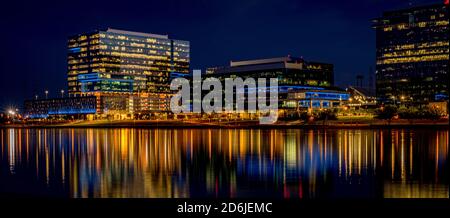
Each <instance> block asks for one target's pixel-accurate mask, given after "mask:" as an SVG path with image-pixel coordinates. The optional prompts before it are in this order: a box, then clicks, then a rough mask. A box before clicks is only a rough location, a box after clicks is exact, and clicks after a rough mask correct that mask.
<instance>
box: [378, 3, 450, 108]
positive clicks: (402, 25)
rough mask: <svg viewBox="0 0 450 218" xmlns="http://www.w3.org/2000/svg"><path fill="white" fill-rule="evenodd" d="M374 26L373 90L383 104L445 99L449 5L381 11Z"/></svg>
mask: <svg viewBox="0 0 450 218" xmlns="http://www.w3.org/2000/svg"><path fill="white" fill-rule="evenodd" d="M374 28H375V29H376V61H377V62H376V93H377V98H378V100H379V101H381V102H383V103H390V104H392V103H393V104H398V103H411V104H424V103H427V102H432V101H439V100H446V99H448V88H449V87H448V83H449V77H448V73H449V11H448V4H437V5H430V6H422V7H414V8H409V9H404V10H397V11H388V12H384V13H383V16H382V17H380V18H378V19H375V20H374Z"/></svg>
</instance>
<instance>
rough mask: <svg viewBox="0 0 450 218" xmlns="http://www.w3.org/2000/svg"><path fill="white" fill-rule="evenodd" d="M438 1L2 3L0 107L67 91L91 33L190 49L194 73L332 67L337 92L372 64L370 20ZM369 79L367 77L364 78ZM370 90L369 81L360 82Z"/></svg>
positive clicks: (3, 108) (183, 0) (187, 0)
mask: <svg viewBox="0 0 450 218" xmlns="http://www.w3.org/2000/svg"><path fill="white" fill-rule="evenodd" d="M440 2H442V1H440V0H437V1H434V0H410V1H407V0H352V1H350V0H341V1H339V0H333V1H331V0H286V1H282V0H267V1H265V0H259V1H258V0H198V1H190V0H179V1H175V0H164V1H152V0H147V1H132V0H123V1H93V0H91V1H62V0H60V1H54V2H51V1H8V2H2V6H1V8H0V28H1V34H0V39H1V41H0V42H1V52H0V55H1V57H0V63H1V64H0V72H1V75H2V77H1V79H0V83H1V84H0V93H1V94H0V109H1V110H2V111H4V110H5V109H7V108H8V107H10V106H16V107H21V106H22V104H23V100H24V99H31V98H33V96H34V95H35V94H39V95H40V96H41V97H42V96H44V90H45V89H48V90H49V91H50V96H52V95H53V96H54V95H56V94H59V90H61V89H66V83H67V82H66V40H67V37H68V36H70V35H73V34H77V33H83V32H87V31H91V30H94V29H98V28H106V27H111V28H116V29H124V30H130V31H138V32H148V33H156V34H168V35H169V37H170V38H173V39H181V40H188V41H190V42H191V69H202V70H203V69H204V68H205V67H208V66H218V65H227V64H228V63H229V61H230V60H242V59H253V58H269V57H277V56H286V55H288V54H290V55H292V56H298V57H303V58H304V59H305V60H310V61H321V62H327V63H332V64H334V66H335V80H336V85H340V86H344V85H347V84H354V83H355V76H356V74H364V75H368V71H369V68H370V67H372V68H374V66H375V32H374V30H373V29H372V28H371V19H373V18H376V17H379V16H381V13H382V12H383V11H384V10H393V9H400V8H405V7H408V6H409V5H413V6H414V5H423V4H428V3H440ZM367 78H368V77H367V76H366V79H367ZM366 82H367V80H366Z"/></svg>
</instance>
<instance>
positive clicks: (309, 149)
mask: <svg viewBox="0 0 450 218" xmlns="http://www.w3.org/2000/svg"><path fill="white" fill-rule="evenodd" d="M0 142H1V156H0V163H1V165H0V166H1V168H0V170H1V171H0V191H1V192H2V193H7V194H19V195H39V196H41V195H56V196H67V197H162V198H166V197H168V198H172V197H277V198H341V197H363V198H383V197H386V198H389V197H420V198H424V197H434V198H436V197H445V198H447V197H448V194H449V190H448V185H447V184H448V175H447V174H446V172H447V171H448V162H447V154H448V130H442V131H438V130H299V129H288V130H279V129H276V130H244V129H236V130H233V129H126V128H124V129H1V130H0Z"/></svg>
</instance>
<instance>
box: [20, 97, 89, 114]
mask: <svg viewBox="0 0 450 218" xmlns="http://www.w3.org/2000/svg"><path fill="white" fill-rule="evenodd" d="M24 106H25V113H26V115H27V116H28V118H31V119H38V118H47V117H49V116H64V115H71V116H78V115H88V114H95V113H96V112H97V98H96V97H95V96H78V97H71V98H52V99H36V100H28V101H25V105H24Z"/></svg>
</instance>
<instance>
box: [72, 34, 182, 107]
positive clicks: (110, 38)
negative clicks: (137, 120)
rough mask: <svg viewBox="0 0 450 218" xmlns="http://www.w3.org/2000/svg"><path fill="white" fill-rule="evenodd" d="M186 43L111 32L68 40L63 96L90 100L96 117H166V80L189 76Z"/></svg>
mask: <svg viewBox="0 0 450 218" xmlns="http://www.w3.org/2000/svg"><path fill="white" fill-rule="evenodd" d="M189 50H190V47H189V42H188V41H182V40H174V39H169V37H168V36H167V35H157V34H149V33H139V32H131V31H124V30H116V29H110V28H109V29H106V30H96V31H93V32H90V33H84V34H78V35H75V36H72V37H70V38H69V40H68V55H67V67H68V69H67V70H68V71H67V81H68V89H69V90H68V91H69V96H78V95H94V96H96V97H97V98H98V99H99V100H98V105H97V112H98V113H118V112H120V113H125V112H126V113H134V112H136V111H139V112H141V111H142V112H151V111H167V110H168V109H169V105H168V102H169V98H170V96H171V92H170V89H169V85H170V80H171V78H173V77H179V76H183V75H188V74H189V63H190V55H189Z"/></svg>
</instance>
